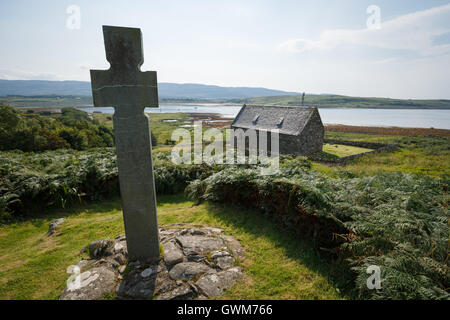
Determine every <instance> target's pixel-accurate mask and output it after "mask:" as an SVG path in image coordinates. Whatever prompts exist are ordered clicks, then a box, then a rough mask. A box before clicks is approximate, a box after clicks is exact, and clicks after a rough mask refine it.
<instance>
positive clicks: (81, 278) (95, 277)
mask: <svg viewBox="0 0 450 320" xmlns="http://www.w3.org/2000/svg"><path fill="white" fill-rule="evenodd" d="M115 286H116V275H115V273H114V272H113V271H111V270H109V269H107V268H105V267H100V268H94V269H91V270H89V271H86V272H83V273H82V274H80V275H78V276H75V277H73V278H72V280H71V281H70V282H69V283H68V285H67V287H66V289H64V291H63V292H62V294H61V296H60V297H59V299H60V300H96V299H101V298H103V296H104V295H105V294H107V293H110V292H113V291H114V288H115Z"/></svg>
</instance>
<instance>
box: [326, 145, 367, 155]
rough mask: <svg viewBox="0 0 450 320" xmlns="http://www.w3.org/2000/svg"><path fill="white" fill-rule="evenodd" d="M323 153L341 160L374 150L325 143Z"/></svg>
mask: <svg viewBox="0 0 450 320" xmlns="http://www.w3.org/2000/svg"><path fill="white" fill-rule="evenodd" d="M322 151H323V152H326V153H331V154H334V155H336V156H338V157H340V158H342V157H347V156H352V155H355V154H360V153H365V152H370V151H372V149H367V148H361V147H354V146H346V145H342V144H328V143H325V144H324V145H323V148H322Z"/></svg>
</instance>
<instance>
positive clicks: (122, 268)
mask: <svg viewBox="0 0 450 320" xmlns="http://www.w3.org/2000/svg"><path fill="white" fill-rule="evenodd" d="M126 268H127V266H121V267H120V268H119V273H120V274H122V273H124V272H125V269H126Z"/></svg>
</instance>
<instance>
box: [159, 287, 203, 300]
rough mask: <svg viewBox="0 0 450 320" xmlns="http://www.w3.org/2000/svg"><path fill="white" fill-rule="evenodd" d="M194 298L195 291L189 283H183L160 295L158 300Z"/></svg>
mask: <svg viewBox="0 0 450 320" xmlns="http://www.w3.org/2000/svg"><path fill="white" fill-rule="evenodd" d="M192 298H194V292H193V291H192V289H191V287H190V286H188V285H182V286H180V287H178V288H175V289H173V290H172V291H169V292H167V293H163V294H162V295H160V296H159V297H158V298H157V300H190V299H192Z"/></svg>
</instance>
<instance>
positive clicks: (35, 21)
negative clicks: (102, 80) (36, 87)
mask: <svg viewBox="0 0 450 320" xmlns="http://www.w3.org/2000/svg"><path fill="white" fill-rule="evenodd" d="M102 25H114V26H127V27H137V28H141V30H142V34H143V42H144V60H145V62H144V64H143V65H142V67H141V70H142V71H147V70H156V71H157V73H158V81H160V82H175V83H202V84H212V85H220V86H232V87H236V86H248V87H265V88H271V89H279V90H286V91H295V92H306V93H307V94H308V93H314V94H320V93H332V94H342V95H350V96H361V97H390V98H407V99H450V89H449V88H450V0H446V1H441V0H422V1H419V0H395V1H392V0H369V1H366V0H328V1H323V0H314V1H312V0H311V1H304V0H296V1H294V0H292V1H290V0H278V1H276V0H272V1H268V0H240V1H235V0H226V1H218V0H209V1H200V0H189V1H186V0H183V1H175V0H173V1H172V0H161V1H157V0H146V1H139V0H130V1H114V0H107V1H106V0H90V1H84V0H70V1H66V0H59V1H54V0H41V1H32V0H28V1H27V0H2V1H0V43H1V48H0V79H39V80H83V81H89V69H108V68H109V64H108V62H107V61H106V59H105V51H104V50H105V49H104V44H103V34H102Z"/></svg>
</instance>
